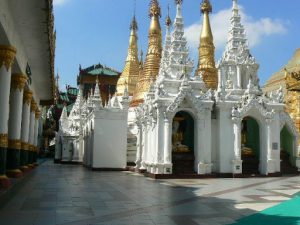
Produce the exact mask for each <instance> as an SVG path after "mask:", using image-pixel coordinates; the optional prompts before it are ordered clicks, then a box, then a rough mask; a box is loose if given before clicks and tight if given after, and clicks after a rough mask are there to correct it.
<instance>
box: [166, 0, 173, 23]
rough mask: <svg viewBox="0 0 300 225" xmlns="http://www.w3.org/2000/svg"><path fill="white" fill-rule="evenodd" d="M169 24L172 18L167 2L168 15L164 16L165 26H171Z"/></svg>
mask: <svg viewBox="0 0 300 225" xmlns="http://www.w3.org/2000/svg"><path fill="white" fill-rule="evenodd" d="M171 24H172V20H171V18H170V5H169V4H168V15H167V18H166V26H167V27H169V26H171Z"/></svg>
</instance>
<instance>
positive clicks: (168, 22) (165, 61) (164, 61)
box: [157, 6, 172, 82]
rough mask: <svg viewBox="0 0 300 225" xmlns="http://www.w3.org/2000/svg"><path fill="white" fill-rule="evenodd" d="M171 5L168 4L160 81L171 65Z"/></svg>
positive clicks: (158, 79)
mask: <svg viewBox="0 0 300 225" xmlns="http://www.w3.org/2000/svg"><path fill="white" fill-rule="evenodd" d="M169 10H170V9H169V6H168V16H167V18H166V37H165V45H164V47H163V52H162V58H161V61H160V69H159V75H158V78H157V81H158V82H161V81H162V80H163V79H164V77H165V76H166V68H167V67H168V66H169V58H170V57H169V55H170V54H169V52H170V48H171V24H172V21H171V18H170V12H169Z"/></svg>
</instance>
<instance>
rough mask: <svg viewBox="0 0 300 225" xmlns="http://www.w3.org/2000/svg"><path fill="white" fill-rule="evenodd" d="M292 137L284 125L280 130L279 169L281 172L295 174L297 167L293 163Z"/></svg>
mask: <svg viewBox="0 0 300 225" xmlns="http://www.w3.org/2000/svg"><path fill="white" fill-rule="evenodd" d="M293 157H294V137H293V135H292V134H291V132H290V131H289V130H288V128H287V127H286V126H284V127H283V129H282V130H281V132H280V159H281V162H280V167H281V169H280V171H281V173H283V174H295V173H297V172H298V169H297V168H296V167H294V165H293V163H292V162H293Z"/></svg>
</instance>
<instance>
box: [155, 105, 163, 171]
mask: <svg viewBox="0 0 300 225" xmlns="http://www.w3.org/2000/svg"><path fill="white" fill-rule="evenodd" d="M163 111H164V109H163V108H161V107H158V109H157V121H156V128H155V134H154V140H155V141H156V157H155V161H156V162H155V163H156V164H157V165H156V166H157V171H156V173H158V174H162V173H163V163H164V140H163V139H162V138H161V137H163V136H164V114H163Z"/></svg>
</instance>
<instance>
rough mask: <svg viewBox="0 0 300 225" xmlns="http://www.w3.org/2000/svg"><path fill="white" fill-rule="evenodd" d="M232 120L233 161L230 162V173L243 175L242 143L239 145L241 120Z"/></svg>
mask: <svg viewBox="0 0 300 225" xmlns="http://www.w3.org/2000/svg"><path fill="white" fill-rule="evenodd" d="M232 120H233V132H234V159H233V160H232V173H233V174H241V173H243V169H242V166H243V165H242V163H243V161H242V159H241V154H242V143H241V132H242V131H241V125H242V119H241V118H232Z"/></svg>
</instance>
